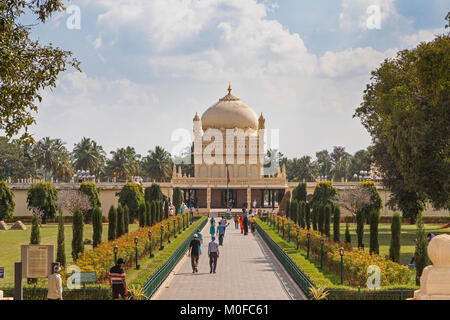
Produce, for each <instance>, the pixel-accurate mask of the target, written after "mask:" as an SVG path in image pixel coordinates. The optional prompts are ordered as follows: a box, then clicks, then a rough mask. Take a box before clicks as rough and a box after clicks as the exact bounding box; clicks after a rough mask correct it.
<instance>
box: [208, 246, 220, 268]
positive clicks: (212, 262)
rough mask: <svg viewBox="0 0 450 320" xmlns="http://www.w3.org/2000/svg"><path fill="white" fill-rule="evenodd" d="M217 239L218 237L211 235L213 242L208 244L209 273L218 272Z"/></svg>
mask: <svg viewBox="0 0 450 320" xmlns="http://www.w3.org/2000/svg"><path fill="white" fill-rule="evenodd" d="M215 240H216V237H211V242H210V243H209V244H208V257H209V273H216V267H217V259H218V258H219V246H218V245H217V242H215Z"/></svg>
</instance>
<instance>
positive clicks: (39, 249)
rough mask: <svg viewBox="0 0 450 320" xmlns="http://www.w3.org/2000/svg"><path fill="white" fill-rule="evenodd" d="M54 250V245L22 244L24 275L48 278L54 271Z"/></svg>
mask: <svg viewBox="0 0 450 320" xmlns="http://www.w3.org/2000/svg"><path fill="white" fill-rule="evenodd" d="M54 251H55V249H54V246H53V245H22V246H21V257H22V276H23V277H24V278H47V277H48V276H49V275H50V274H51V272H52V271H51V268H52V263H53V257H54Z"/></svg>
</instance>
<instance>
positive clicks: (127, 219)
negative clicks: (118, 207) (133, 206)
mask: <svg viewBox="0 0 450 320" xmlns="http://www.w3.org/2000/svg"><path fill="white" fill-rule="evenodd" d="M123 226H124V231H125V233H128V231H129V227H130V209H128V207H127V206H124V207H123Z"/></svg>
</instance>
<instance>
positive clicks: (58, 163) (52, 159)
mask: <svg viewBox="0 0 450 320" xmlns="http://www.w3.org/2000/svg"><path fill="white" fill-rule="evenodd" d="M64 145H65V143H64V142H63V141H62V140H61V139H50V138H49V137H44V138H42V139H41V140H39V141H38V143H37V144H36V145H35V147H34V149H33V155H34V158H35V160H36V165H37V166H38V168H40V169H41V170H42V171H43V173H44V177H45V178H46V180H49V179H50V178H54V179H61V180H69V179H70V178H71V177H72V175H73V168H72V165H71V163H70V154H69V152H68V151H67V149H66V147H65V146H64Z"/></svg>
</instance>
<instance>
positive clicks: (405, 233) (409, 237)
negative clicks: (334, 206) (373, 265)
mask: <svg viewBox="0 0 450 320" xmlns="http://www.w3.org/2000/svg"><path fill="white" fill-rule="evenodd" d="M441 226H442V224H425V232H426V234H428V233H429V232H431V233H433V234H434V235H436V236H437V235H439V234H444V233H446V234H449V233H450V229H449V228H447V229H439V228H440V227H441ZM331 227H332V226H331ZM369 228H370V226H369V225H366V226H364V238H363V242H364V247H365V248H366V250H368V249H369V247H370V245H369V235H370V230H369ZM331 233H333V230H331ZM350 234H351V236H352V246H353V247H354V248H355V247H357V246H358V239H357V236H356V224H353V223H351V224H350ZM340 236H341V240H342V241H344V236H345V223H341V227H340ZM415 238H416V225H414V224H413V225H411V224H402V233H401V238H400V241H401V242H400V243H401V249H400V264H403V265H407V264H408V263H409V262H410V261H411V258H412V256H413V255H414V251H415V242H414V239H415ZM378 243H379V245H380V255H389V247H390V244H391V225H390V224H386V223H380V224H379V226H378Z"/></svg>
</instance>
